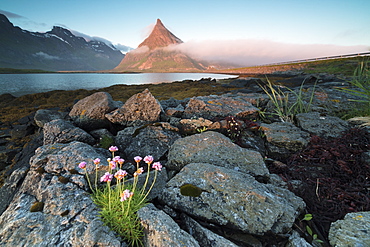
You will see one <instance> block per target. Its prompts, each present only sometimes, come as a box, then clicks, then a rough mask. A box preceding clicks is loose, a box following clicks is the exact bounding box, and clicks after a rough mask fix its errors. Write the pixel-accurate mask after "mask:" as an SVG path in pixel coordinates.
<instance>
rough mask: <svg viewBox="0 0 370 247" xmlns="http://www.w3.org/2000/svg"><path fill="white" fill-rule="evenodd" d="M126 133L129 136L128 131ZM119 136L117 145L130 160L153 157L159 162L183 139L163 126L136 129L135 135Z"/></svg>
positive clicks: (121, 134) (120, 134)
mask: <svg viewBox="0 0 370 247" xmlns="http://www.w3.org/2000/svg"><path fill="white" fill-rule="evenodd" d="M131 131H132V130H131ZM131 131H130V132H131ZM124 133H126V134H127V133H128V131H125V132H124ZM117 136H118V138H116V144H117V145H118V146H120V147H121V148H122V150H123V151H124V152H125V154H126V157H127V158H128V159H129V160H133V158H134V157H135V156H137V155H139V156H142V157H144V156H146V155H152V156H153V157H154V158H155V159H156V160H159V159H161V158H162V156H163V155H164V154H166V153H167V152H168V150H169V149H170V147H171V145H172V144H173V143H174V142H175V140H177V139H179V138H181V136H180V135H179V134H178V133H177V132H174V131H171V130H168V129H165V128H163V127H162V126H147V127H145V128H143V129H136V130H135V131H134V133H132V132H131V136H130V135H124V134H123V133H118V135H117Z"/></svg>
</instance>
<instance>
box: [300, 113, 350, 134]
mask: <svg viewBox="0 0 370 247" xmlns="http://www.w3.org/2000/svg"><path fill="white" fill-rule="evenodd" d="M296 121H297V125H298V126H299V127H301V128H302V129H303V130H305V131H307V132H309V133H310V134H313V135H317V136H320V137H324V138H326V137H339V136H340V135H341V134H342V132H344V131H346V130H348V128H349V124H348V122H346V121H344V120H342V119H340V118H338V117H332V116H326V115H325V116H321V115H320V113H318V112H309V113H300V114H297V115H296Z"/></svg>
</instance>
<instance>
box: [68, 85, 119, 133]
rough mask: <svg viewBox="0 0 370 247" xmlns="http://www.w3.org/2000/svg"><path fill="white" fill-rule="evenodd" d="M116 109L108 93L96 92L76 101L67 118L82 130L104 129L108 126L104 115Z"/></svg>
mask: <svg viewBox="0 0 370 247" xmlns="http://www.w3.org/2000/svg"><path fill="white" fill-rule="evenodd" d="M116 108H117V104H116V102H115V101H114V100H113V99H112V96H111V95H110V94H109V93H106V92H97V93H94V94H92V95H90V96H88V97H86V98H84V99H82V100H80V101H78V102H77V103H76V104H75V105H74V106H73V108H72V110H71V111H70V113H69V116H70V117H71V118H72V120H73V121H74V123H75V124H76V125H77V126H78V127H80V128H82V129H86V130H93V129H99V128H105V127H108V126H109V121H108V120H107V119H106V118H105V114H107V113H109V112H111V111H113V110H114V109H116Z"/></svg>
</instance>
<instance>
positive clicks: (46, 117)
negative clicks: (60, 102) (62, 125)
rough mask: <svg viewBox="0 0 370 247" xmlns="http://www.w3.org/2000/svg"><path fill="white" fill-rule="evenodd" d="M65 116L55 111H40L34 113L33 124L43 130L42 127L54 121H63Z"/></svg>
mask: <svg viewBox="0 0 370 247" xmlns="http://www.w3.org/2000/svg"><path fill="white" fill-rule="evenodd" d="M64 117H65V114H63V113H61V112H59V111H57V110H48V109H40V110H37V111H36V113H35V117H34V120H35V123H36V125H37V126H38V127H40V128H43V127H44V125H45V124H46V123H48V122H50V121H52V120H55V119H64Z"/></svg>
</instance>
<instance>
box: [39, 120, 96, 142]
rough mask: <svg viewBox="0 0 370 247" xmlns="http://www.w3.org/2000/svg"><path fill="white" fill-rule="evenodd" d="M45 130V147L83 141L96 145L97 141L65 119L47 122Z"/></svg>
mask: <svg viewBox="0 0 370 247" xmlns="http://www.w3.org/2000/svg"><path fill="white" fill-rule="evenodd" d="M43 130H44V145H48V144H53V143H68V142H73V141H81V142H85V143H89V144H94V143H95V139H94V138H93V137H92V136H91V135H90V134H89V133H87V132H86V131H84V130H83V129H80V128H78V127H76V126H74V125H73V124H72V123H70V122H68V121H66V120H63V119H56V120H52V121H50V122H47V123H46V124H45V125H44V129H43Z"/></svg>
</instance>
